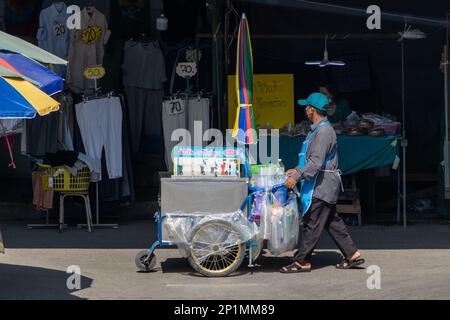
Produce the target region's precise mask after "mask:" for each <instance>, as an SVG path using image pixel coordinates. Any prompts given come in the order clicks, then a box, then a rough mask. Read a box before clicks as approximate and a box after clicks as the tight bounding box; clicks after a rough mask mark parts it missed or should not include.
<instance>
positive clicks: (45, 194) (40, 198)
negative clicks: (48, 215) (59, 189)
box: [31, 172, 54, 210]
mask: <svg viewBox="0 0 450 320" xmlns="http://www.w3.org/2000/svg"><path fill="white" fill-rule="evenodd" d="M43 176H44V173H43V172H33V173H32V176H31V181H32V187H33V205H35V206H36V209H37V210H48V209H53V194H54V192H53V189H51V190H44V189H43V187H42V178H43Z"/></svg>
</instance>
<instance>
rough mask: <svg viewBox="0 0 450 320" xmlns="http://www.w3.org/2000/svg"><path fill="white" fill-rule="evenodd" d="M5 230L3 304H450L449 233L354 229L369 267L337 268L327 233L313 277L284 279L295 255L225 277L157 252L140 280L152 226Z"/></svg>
mask: <svg viewBox="0 0 450 320" xmlns="http://www.w3.org/2000/svg"><path fill="white" fill-rule="evenodd" d="M0 228H1V230H2V234H3V238H4V241H5V245H6V248H7V251H6V254H5V255H0V284H1V285H0V299H240V300H245V299H450V268H449V266H450V241H449V240H450V225H437V224H427V225H413V226H410V227H409V228H408V229H407V230H404V229H403V228H401V227H398V226H364V227H361V228H359V227H353V228H351V233H352V235H353V237H354V239H355V242H356V243H357V245H358V247H359V248H361V250H362V253H363V256H364V258H365V259H366V261H367V263H366V265H365V268H363V269H358V270H347V271H342V270H336V269H335V267H334V265H335V264H336V263H338V262H339V261H340V258H341V256H340V254H339V251H338V250H337V249H336V247H335V246H334V244H333V243H332V241H331V240H330V238H329V236H328V235H324V236H323V239H322V240H321V242H320V245H319V248H318V250H317V253H316V254H315V255H314V259H313V265H314V270H313V272H311V273H309V274H291V275H284V274H280V273H279V272H278V269H279V268H280V267H282V266H283V265H285V264H287V263H289V262H290V260H289V257H287V256H286V257H277V258H275V257H270V256H264V257H261V258H260V259H259V260H258V266H256V267H255V268H249V267H247V266H246V265H243V266H242V267H241V268H240V269H239V272H237V273H236V274H234V275H233V276H231V277H228V278H219V279H212V278H204V277H201V276H199V275H197V274H195V273H194V272H193V270H192V269H191V267H190V265H189V264H188V262H187V261H186V260H185V259H183V258H181V257H180V255H179V253H178V251H177V250H176V249H160V250H158V251H157V252H156V256H157V259H158V263H157V270H156V271H155V272H152V273H139V272H137V269H136V267H135V264H134V257H135V254H136V253H137V252H138V251H139V250H141V249H144V248H146V247H148V246H150V244H151V242H152V241H153V240H154V238H155V225H154V224H153V223H151V222H148V221H141V220H139V221H133V222H126V223H122V224H121V225H120V228H119V229H118V230H95V232H94V233H92V234H89V233H87V232H86V231H85V230H78V229H76V228H70V229H69V230H67V231H66V232H65V233H63V234H58V233H57V232H56V231H55V230H28V229H26V228H25V226H24V225H23V223H21V222H8V223H5V222H2V224H1V225H0ZM70 266H76V267H77V268H79V270H80V272H81V288H80V289H74V290H70V289H68V287H67V280H68V278H69V277H70V276H71V274H68V273H67V270H68V268H69V267H70ZM375 274H376V275H378V274H379V275H380V276H379V277H377V278H376V279H377V280H376V282H373V279H374V278H373V277H374V275H375ZM368 279H369V281H368ZM368 282H369V286H368ZM374 283H376V284H377V285H378V287H379V288H376V287H377V286H375V288H374V285H373V284H374ZM371 284H372V285H371Z"/></svg>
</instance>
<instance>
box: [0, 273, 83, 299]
mask: <svg viewBox="0 0 450 320" xmlns="http://www.w3.org/2000/svg"><path fill="white" fill-rule="evenodd" d="M69 276H70V274H67V273H65V272H63V271H58V270H51V269H44V268H36V267H27V266H19V265H10V264H0V300H19V299H20V300H31V299H33V300H34V299H39V300H80V298H78V297H76V296H74V295H73V293H75V292H76V291H77V290H75V291H71V290H69V289H68V288H67V279H68V278H69ZM91 285H92V279H90V278H87V277H83V276H82V277H81V289H82V290H83V289H87V288H89V287H90V286H91Z"/></svg>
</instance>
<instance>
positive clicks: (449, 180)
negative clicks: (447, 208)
mask: <svg viewBox="0 0 450 320" xmlns="http://www.w3.org/2000/svg"><path fill="white" fill-rule="evenodd" d="M448 16H449V14H447V21H448ZM446 36H447V39H446V47H445V51H444V61H443V67H444V86H445V87H444V101H445V107H444V112H445V117H444V121H445V138H444V178H445V179H444V186H445V190H444V192H445V194H446V193H447V190H448V189H450V168H449V165H450V163H449V161H450V159H449V144H448V134H449V125H448V121H449V118H448V116H449V114H448V107H449V105H448V45H449V43H448V41H449V29H448V26H447V32H446ZM444 198H445V197H444Z"/></svg>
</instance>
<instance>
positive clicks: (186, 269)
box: [157, 251, 342, 277]
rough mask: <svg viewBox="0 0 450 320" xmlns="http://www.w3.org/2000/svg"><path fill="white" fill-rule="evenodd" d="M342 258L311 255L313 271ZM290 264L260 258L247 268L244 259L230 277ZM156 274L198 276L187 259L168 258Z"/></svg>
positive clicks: (285, 259)
mask: <svg viewBox="0 0 450 320" xmlns="http://www.w3.org/2000/svg"><path fill="white" fill-rule="evenodd" d="M341 260H342V256H341V255H340V254H339V253H337V252H335V251H320V252H317V253H315V254H314V255H313V261H312V262H313V271H314V270H318V269H322V268H327V267H330V266H335V265H336V264H338V263H339V262H341ZM290 263H292V259H291V258H290V257H286V256H283V257H271V256H261V257H259V258H258V259H257V260H256V263H255V267H249V266H248V260H247V259H245V260H244V262H243V263H242V265H241V267H240V268H239V270H238V271H237V272H235V273H234V274H233V275H232V276H233V277H237V276H242V275H244V274H249V273H250V274H251V273H266V272H267V273H274V272H278V271H279V270H280V269H281V268H282V267H284V266H286V265H288V264H290ZM157 272H163V273H168V274H170V273H177V274H183V275H187V276H194V277H199V276H200V275H199V274H198V273H196V272H195V271H194V270H193V269H192V267H191V265H190V264H189V262H188V261H187V259H185V258H169V259H167V260H165V261H162V262H161V269H160V270H158V269H157Z"/></svg>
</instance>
